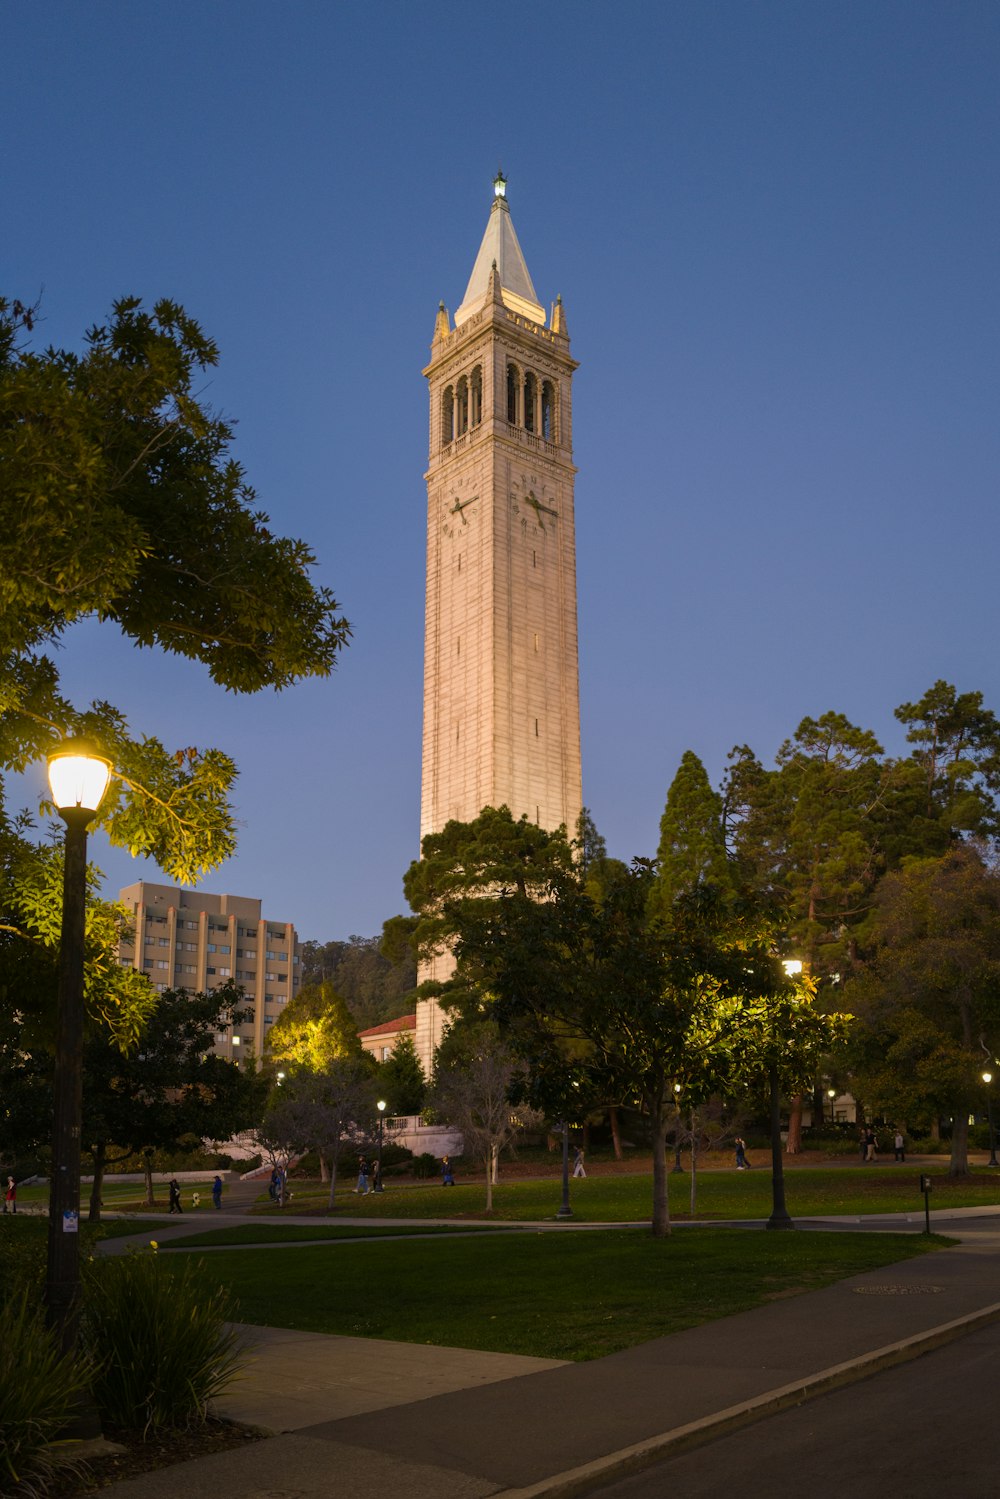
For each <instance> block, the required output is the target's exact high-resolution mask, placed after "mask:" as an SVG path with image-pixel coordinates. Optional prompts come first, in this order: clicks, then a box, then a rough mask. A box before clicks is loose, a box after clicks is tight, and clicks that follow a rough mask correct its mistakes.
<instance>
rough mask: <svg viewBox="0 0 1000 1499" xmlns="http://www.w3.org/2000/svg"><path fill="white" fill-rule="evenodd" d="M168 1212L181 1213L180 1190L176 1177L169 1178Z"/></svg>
mask: <svg viewBox="0 0 1000 1499" xmlns="http://www.w3.org/2000/svg"><path fill="white" fill-rule="evenodd" d="M169 1190H170V1211H171V1212H172V1213H183V1211H184V1209H183V1208H182V1207H181V1188H180V1183H179V1182H178V1180H177V1178H176V1176H172V1177H171V1178H170V1189H169Z"/></svg>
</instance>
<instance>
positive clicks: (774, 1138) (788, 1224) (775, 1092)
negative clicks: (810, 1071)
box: [765, 958, 802, 1228]
mask: <svg viewBox="0 0 1000 1499" xmlns="http://www.w3.org/2000/svg"><path fill="white" fill-rule="evenodd" d="M781 966H782V968H783V969H784V970H785V975H786V977H787V978H790V979H791V978H796V977H797V976H798V975H799V974H800V973H801V972H802V959H801V958H784V959H783V960H782V964H781ZM767 1082H768V1089H769V1092H770V1095H771V1216H770V1218H768V1220H767V1224H766V1225H765V1226H766V1227H767V1228H794V1227H795V1224H794V1223H793V1222H792V1220H791V1218H790V1217H789V1214H788V1209H787V1207H786V1206H785V1163H784V1160H783V1159H782V1155H781V1084H780V1080H779V1078H778V1064H777V1062H776V1061H775V1062H771V1063H770V1065H769V1066H768V1069H767Z"/></svg>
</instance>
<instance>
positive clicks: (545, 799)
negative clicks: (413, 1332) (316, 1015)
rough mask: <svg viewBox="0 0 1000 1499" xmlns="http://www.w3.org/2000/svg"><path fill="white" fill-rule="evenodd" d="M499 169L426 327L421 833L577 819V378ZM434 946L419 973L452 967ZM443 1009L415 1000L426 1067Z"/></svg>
mask: <svg viewBox="0 0 1000 1499" xmlns="http://www.w3.org/2000/svg"><path fill="white" fill-rule="evenodd" d="M506 187H507V184H506V182H505V180H504V178H503V175H502V174H498V175H497V177H496V180H495V181H494V184H493V192H494V197H493V203H492V207H491V209H490V216H489V220H488V222H487V225H486V233H485V234H484V236H483V241H482V244H481V245H480V247H479V254H478V255H477V256H476V261H475V264H474V266H473V268H472V275H471V277H470V278H469V284H468V286H467V287H466V291H465V296H464V297H463V299H462V303H461V305H460V306H459V308H458V310H457V311H456V313H455V317H454V322H452V321H451V320H450V319H449V316H448V313H447V311H446V309H445V307H444V304H443V303H442V304H441V305H440V307H439V309H438V314H437V319H436V322H435V324H434V340H433V343H432V344H431V361H430V364H428V366H427V368H426V369H425V370H424V374H425V376H426V377H427V381H428V385H429V389H430V464H429V467H428V471H427V475H426V478H427V600H426V621H425V635H424V738H423V778H422V788H421V808H420V836H421V838H423V837H424V836H425V834H427V833H432V832H437V831H439V830H440V829H441V828H443V827H444V825H445V823H446V822H448V821H449V820H450V819H453V818H454V819H458V820H460V821H462V822H469V821H471V820H472V819H473V818H475V817H477V816H478V815H479V813H480V812H481V811H482V809H483V807H486V806H493V807H500V806H503V805H506V806H507V807H509V808H510V810H511V812H512V813H513V815H514V816H515V817H521V816H522V815H524V816H527V818H528V819H529V820H530V821H532V822H537V823H539V824H540V825H541V826H542V827H544V828H549V829H555V828H557V827H559V826H560V824H565V826H566V829H567V832H568V833H569V835H570V837H572V836H574V834H575V831H576V822H577V818H578V816H579V813H580V807H581V801H582V793H581V780H580V706H579V687H578V671H577V624H576V543H575V536H574V519H573V478H574V475H575V473H576V470H575V468H574V467H573V445H572V379H573V371H574V370H575V369H576V367H577V366H576V362H575V361H574V360H573V359H571V357H570V352H569V334H568V332H567V328H566V314H565V312H564V310H563V307H562V302H561V299H558V298H557V299H556V302H555V303H554V305H553V306H552V311H551V317H550V318H549V319H548V320H547V319H546V315H545V310H544V308H543V307H542V306H541V304H540V303H539V301H538V298H537V296H536V295H535V289H534V286H533V285H532V281H531V277H530V275H529V274H528V268H527V265H526V264H525V260H524V256H523V254H522V252H521V246H520V244H519V243H518V239H517V235H516V234H515V232H514V225H513V223H512V221H511V216H510V209H509V207H508V205H507V198H506ZM451 966H452V963H451V958H450V956H449V955H447V954H444V955H442V956H441V957H439V958H437V959H435V960H433V961H432V962H430V963H427V964H425V965H423V966H422V968H421V971H420V975H419V977H420V980H421V982H423V981H424V980H426V979H431V978H438V979H441V978H444V977H446V976H447V974H448V973H450V971H451ZM441 1034H442V1016H441V1012H440V1010H439V1008H438V1006H437V1004H436V1003H435V1002H434V1001H432V1000H422V1001H420V1002H419V1004H418V1007H417V1029H416V1037H415V1041H416V1048H417V1052H418V1055H419V1056H420V1059H421V1062H422V1063H423V1066H424V1070H425V1071H426V1072H428V1073H429V1071H430V1066H431V1061H432V1058H433V1054H434V1049H435V1048H436V1046H437V1045H438V1043H439V1042H440V1040H441Z"/></svg>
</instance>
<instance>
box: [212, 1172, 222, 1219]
mask: <svg viewBox="0 0 1000 1499" xmlns="http://www.w3.org/2000/svg"><path fill="white" fill-rule="evenodd" d="M212 1206H213V1207H214V1208H215V1209H216V1211H218V1210H219V1209H221V1207H222V1177H221V1176H217V1177H216V1178H215V1180H214V1182H213V1183H212Z"/></svg>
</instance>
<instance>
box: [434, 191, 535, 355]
mask: <svg viewBox="0 0 1000 1499" xmlns="http://www.w3.org/2000/svg"><path fill="white" fill-rule="evenodd" d="M506 190H507V183H506V181H505V179H504V176H503V174H502V173H500V172H498V173H497V176H496V179H495V180H494V183H493V193H494V197H493V206H492V208H491V209H490V216H489V219H488V220H487V223H486V233H485V234H484V235H483V242H482V244H481V245H480V246H479V254H478V255H477V256H476V263H475V265H474V266H473V267H472V275H471V276H470V277H469V284H468V286H467V287H466V288H465V296H464V297H463V298H462V305H461V307H459V308H458V310H457V311H456V313H455V326H456V328H457V327H459V326H460V325H461V324H462V323H464V322H465V320H466V319H467V318H469V317H471V316H472V314H473V313H474V312H478V310H479V308H480V307H481V306H482V305H483V303H484V302H485V301H486V298H487V296H488V295H489V293H490V272H491V270H492V268H493V267H494V266H495V267H496V272H497V277H498V279H499V282H500V294H501V296H502V298H503V302H504V306H506V307H509V308H510V310H511V311H512V312H520V313H521V314H523V316H524V317H528V318H530V319H531V321H532V322H533V323H541V324H542V326H543V327H544V325H545V309H544V307H543V306H542V305H541V303H540V302H539V300H538V298H537V296H536V295H535V288H534V286H533V285H532V284H531V277H530V275H529V274H528V267H527V265H526V264H525V260H524V255H523V253H522V250H521V246H520V244H519V243H518V239H517V235H516V234H515V232H514V225H513V222H512V221H511V217H510V209H509V208H508V207H507V199H506V197H505V196H504V194H505V193H506Z"/></svg>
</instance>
